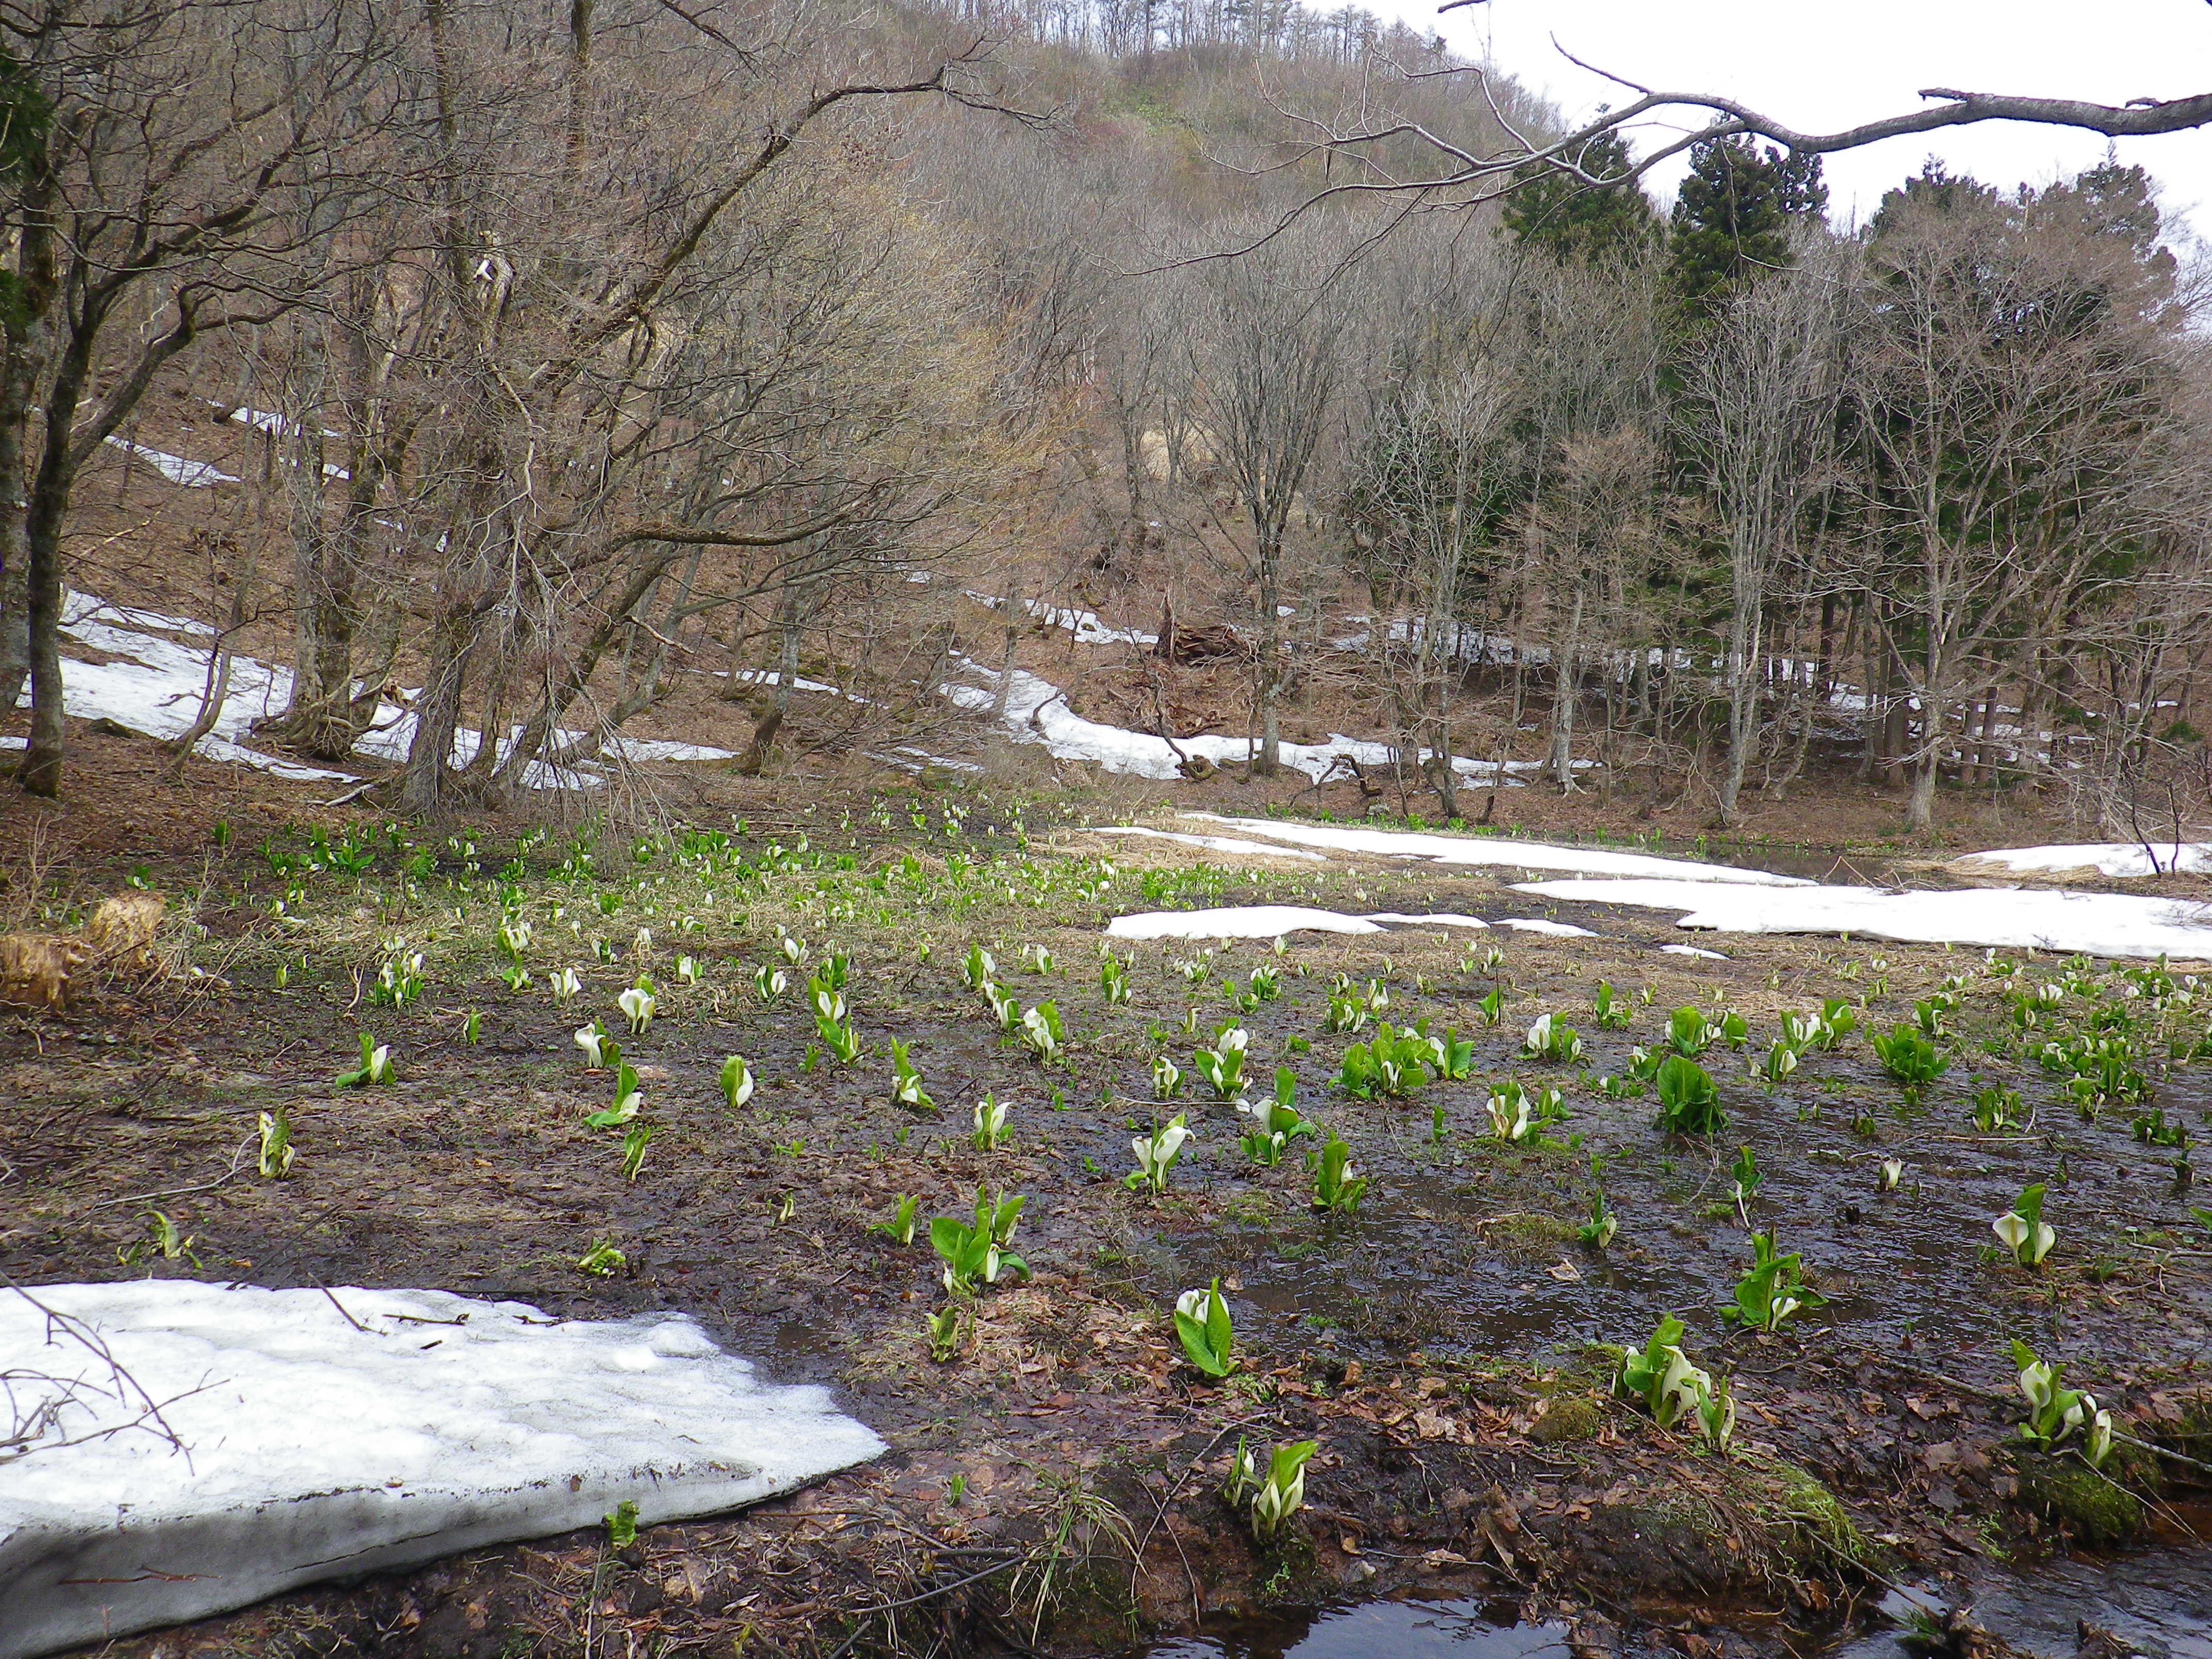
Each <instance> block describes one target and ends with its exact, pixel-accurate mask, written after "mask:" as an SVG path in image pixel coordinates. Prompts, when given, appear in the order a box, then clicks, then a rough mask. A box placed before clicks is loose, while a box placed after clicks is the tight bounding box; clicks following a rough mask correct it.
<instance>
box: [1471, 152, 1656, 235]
mask: <svg viewBox="0 0 2212 1659" xmlns="http://www.w3.org/2000/svg"><path fill="white" fill-rule="evenodd" d="M1574 161H1575V165H1576V166H1577V167H1578V168H1580V170H1581V171H1582V172H1583V173H1586V174H1588V175H1589V177H1591V178H1593V179H1620V180H1622V181H1623V182H1621V183H1619V184H1613V185H1586V184H1584V183H1583V182H1582V180H1581V179H1577V178H1575V177H1574V176H1573V175H1572V174H1570V173H1562V172H1561V171H1560V170H1559V168H1557V167H1550V166H1547V165H1542V164H1532V165H1530V166H1528V167H1522V168H1521V169H1520V170H1519V171H1518V172H1517V173H1515V175H1514V185H1513V193H1512V194H1511V195H1510V196H1509V197H1507V198H1506V202H1505V214H1504V219H1505V228H1506V229H1507V230H1509V231H1510V232H1512V234H1513V235H1514V238H1515V240H1517V241H1520V242H1522V243H1524V244H1526V245H1528V246H1530V247H1536V248H1541V249H1543V250H1544V251H1545V252H1547V253H1549V254H1551V255H1552V256H1553V258H1557V259H1559V260H1561V261H1563V262H1564V261H1567V260H1575V261H1578V262H1580V263H1582V264H1598V263H1600V262H1601V261H1602V260H1606V259H1618V258H1625V257H1626V256H1627V255H1629V254H1632V253H1634V252H1638V250H1640V249H1642V248H1644V247H1647V246H1650V244H1651V242H1652V241H1653V240H1654V239H1655V238H1656V235H1657V234H1658V229H1659V216H1658V215H1657V214H1656V212H1654V211H1653V210H1652V207H1651V200H1650V197H1647V196H1646V195H1644V191H1643V189H1642V188H1641V187H1640V186H1639V185H1636V184H1635V183H1633V182H1632V181H1629V180H1628V179H1627V174H1628V170H1629V168H1630V167H1632V166H1633V165H1634V162H1633V161H1632V159H1631V157H1630V155H1629V154H1628V144H1627V142H1626V140H1625V139H1623V138H1622V137H1621V136H1620V134H1619V133H1617V132H1607V133H1603V134H1601V135H1600V136H1599V137H1595V138H1593V139H1591V140H1590V142H1589V143H1587V144H1585V145H1584V146H1583V148H1582V149H1581V150H1579V151H1578V152H1577V154H1576V155H1575V157H1574Z"/></svg>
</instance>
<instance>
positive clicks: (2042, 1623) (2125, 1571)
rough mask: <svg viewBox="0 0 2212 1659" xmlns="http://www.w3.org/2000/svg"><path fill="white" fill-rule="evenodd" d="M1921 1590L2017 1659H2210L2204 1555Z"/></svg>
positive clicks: (2209, 1567) (1874, 1652) (1882, 1655)
mask: <svg viewBox="0 0 2212 1659" xmlns="http://www.w3.org/2000/svg"><path fill="white" fill-rule="evenodd" d="M1928 1590H1929V1601H1930V1602H1931V1603H1932V1604H1933V1605H1936V1606H1939V1607H1940V1606H1942V1605H1945V1604H1947V1603H1949V1602H1962V1603H1964V1604H1965V1605H1966V1606H1967V1607H1971V1608H1972V1610H1973V1618H1974V1622H1975V1623H1976V1624H1978V1625H1979V1626H1981V1627H1982V1628H1983V1629H1984V1630H1985V1631H1987V1632H1989V1633H1990V1635H1991V1636H1994V1637H1997V1638H2001V1639H2002V1640H2003V1641H2004V1642H2006V1643H2008V1644H2010V1645H2011V1647H2013V1648H2014V1649H2015V1650H2017V1651H2019V1652H2021V1653H2023V1654H2038V1655H2050V1656H2056V1659H2064V1656H2068V1655H2070V1654H2072V1653H2074V1652H2075V1650H2076V1649H2077V1647H2078V1646H2079V1645H2080V1635H2079V1632H2080V1628H2081V1624H2082V1623H2083V1622H2084V1621H2086V1622H2087V1623H2088V1624H2091V1625H2093V1626H2097V1627H2098V1628H2100V1629H2102V1630H2106V1631H2109V1632H2112V1634H2113V1635H2114V1636H2116V1637H2118V1638H2119V1639H2120V1642H2121V1644H2123V1646H2124V1648H2125V1649H2126V1650H2128V1651H2130V1652H2133V1653H2141V1654H2144V1655H2147V1656H2149V1659H2212V1550H2177V1551H2172V1552H2170V1553H2169V1552H2163V1551H2161V1552H2159V1553H2145V1554H2142V1555H2131V1556H2121V1557H2118V1558H2116V1559H2106V1560H2089V1559H2077V1560H2057V1561H2047V1562H2045V1563H2043V1564H2041V1565H2039V1566H2037V1567H2034V1568H2033V1569H2031V1570H2029V1571H2027V1572H2025V1573H2023V1574H2022V1575H2021V1576H2020V1577H2012V1576H2010V1575H2006V1576H2004V1577H1993V1578H1990V1579H1987V1580H1985V1581H1984V1582H1983V1583H1978V1584H1974V1585H1972V1586H1968V1587H1966V1588H1965V1589H1959V1588H1955V1587H1951V1586H1940V1587H1939V1586H1929V1587H1928ZM1883 1605H1884V1607H1886V1608H1887V1609H1889V1610H1890V1611H1892V1612H1893V1613H1894V1614H1896V1615H1898V1616H1899V1617H1902V1616H1903V1615H1904V1614H1905V1613H1906V1612H1907V1611H1908V1609H1907V1607H1906V1606H1905V1599H1904V1598H1903V1597H1902V1596H1898V1595H1892V1596H1891V1597H1890V1598H1889V1599H1888V1601H1886V1602H1885V1603H1884V1604H1883ZM1378 1651H1379V1650H1378ZM1904 1656H1905V1647H1904V1646H1903V1644H1900V1643H1899V1641H1898V1640H1897V1638H1896V1635H1895V1633H1894V1627H1890V1628H1886V1629H1882V1630H1878V1631H1875V1632H1873V1633H1871V1634H1869V1635H1865V1636H1862V1637H1859V1638H1857V1639H1855V1640H1851V1641H1847V1642H1845V1643H1844V1644H1843V1645H1842V1646H1841V1647H1840V1648H1839V1649H1838V1650H1836V1652H1835V1655H1834V1659H1904Z"/></svg>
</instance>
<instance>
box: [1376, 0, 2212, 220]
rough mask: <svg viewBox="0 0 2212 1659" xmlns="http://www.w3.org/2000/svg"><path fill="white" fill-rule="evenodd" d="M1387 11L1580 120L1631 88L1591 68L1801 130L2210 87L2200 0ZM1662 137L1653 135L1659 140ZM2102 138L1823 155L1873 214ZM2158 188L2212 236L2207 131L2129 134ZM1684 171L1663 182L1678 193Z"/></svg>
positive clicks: (2086, 158)
mask: <svg viewBox="0 0 2212 1659" xmlns="http://www.w3.org/2000/svg"><path fill="white" fill-rule="evenodd" d="M1370 4H1372V5H1373V9H1375V10H1376V11H1377V12H1379V13H1382V14H1383V15H1394V16H1398V17H1401V18H1403V19H1404V20H1405V21H1407V23H1409V24H1412V25H1413V26H1414V27H1419V28H1422V29H1424V30H1426V29H1429V28H1432V27H1433V28H1438V29H1441V30H1442V31H1443V35H1444V38H1445V39H1446V40H1448V41H1449V42H1450V43H1451V45H1452V46H1454V47H1455V48H1456V49H1457V50H1458V51H1460V52H1462V53H1464V54H1466V55H1468V56H1469V57H1477V58H1479V57H1480V56H1482V55H1484V54H1485V53H1486V52H1487V53H1488V55H1489V56H1490V57H1491V58H1492V59H1493V60H1494V61H1495V62H1496V63H1497V64H1498V66H1499V67H1500V68H1503V69H1506V70H1510V71H1512V72H1513V74H1515V75H1516V76H1518V77H1519V78H1520V79H1521V81H1522V82H1523V83H1524V84H1527V85H1528V86H1530V87H1531V88H1535V89H1537V90H1539V91H1541V92H1544V93H1546V94H1548V95H1550V96H1551V97H1552V98H1553V99H1554V100H1556V101H1557V102H1558V103H1559V105H1560V106H1561V107H1562V109H1563V110H1564V112H1565V113H1567V114H1568V115H1570V116H1575V115H1581V114H1587V113H1589V112H1591V111H1592V110H1594V109H1595V106H1596V105H1598V104H1599V103H1601V102H1610V103H1613V104H1615V105H1618V104H1620V103H1623V102H1626V101H1627V100H1628V99H1629V98H1630V97H1632V96H1633V94H1629V93H1626V92H1624V91H1623V90H1622V89H1621V88H1619V87H1616V86H1612V85H1610V84H1608V83H1607V82H1604V81H1602V80H1601V79H1600V78H1598V77H1597V76H1593V75H1588V74H1585V73H1584V72H1583V70H1579V69H1577V68H1576V67H1575V66H1574V65H1573V64H1570V63H1568V62H1567V61H1566V60H1565V58H1562V57H1560V56H1559V52H1557V51H1556V50H1555V49H1554V48H1553V45H1552V37H1553V35H1556V36H1557V37H1558V38H1559V44H1560V45H1561V46H1565V47H1566V48H1567V49H1568V50H1569V51H1571V52H1573V53H1574V54H1575V55H1576V56H1577V57H1578V58H1583V60H1584V61H1586V62H1588V63H1591V64H1598V65H1601V66H1602V67H1604V68H1606V69H1607V70H1613V72H1614V73H1616V74H1619V75H1622V76H1626V77H1627V78H1628V79H1630V80H1632V81H1638V82H1643V83H1644V85H1646V86H1650V87H1652V88H1655V89H1657V90H1666V91H1678V92H1717V93H1724V94H1729V95H1730V96H1733V97H1735V98H1738V99H1741V100H1743V101H1744V102H1745V103H1747V104H1749V105H1751V106H1753V107H1754V108H1757V109H1759V110H1761V111H1763V112H1766V113H1769V114H1771V115H1772V116H1773V117H1774V118H1776V119H1777V120H1779V121H1782V122H1784V123H1786V124H1788V125H1792V126H1795V127H1796V128H1798V129H1799V130H1800V131H1838V130H1839V129H1841V128H1844V127H1846V126H1852V125H1857V124H1858V123H1860V122H1862V121H1866V120H1871V119H1874V118H1878V117H1881V116H1885V115H1893V114H1897V113H1899V112H1904V111H1907V110H1911V109H1913V108H1916V107H1917V106H1919V102H1920V100H1918V99H1917V97H1916V96H1915V94H1917V91H1918V90H1919V88H1923V87H1931V86H1932V87H1959V88H1966V89H1968V90H1971V91H1977V92H2006V93H2019V94H2046V95H2053V96H2063V97H2075V98H2089V99H2093V100H2097V101H2098V102H2100V103H2115V104H2118V103H2125V102H2126V101H2127V100H2130V99H2131V98H2172V97H2177V96H2179V95H2181V94H2185V93H2196V92H2203V91H2204V90H2206V89H2207V88H2212V5H2209V4H2207V3H2206V0H2090V3H2080V0H2074V3H2068V4H2063V5H2061V4H2057V3H2055V0H2010V3H2000V0H1841V3H1829V4H1823V5H1813V4H1808V3H1806V0H1769V3H1765V4H1753V3H1746V0H1674V3H1666V0H1486V3H1483V4H1480V5H1474V6H1466V7H1462V8H1461V9H1459V10H1457V11H1454V12H1449V13H1447V14H1446V15H1444V16H1443V17H1442V18H1438V17H1437V15H1436V11H1435V0H1379V3H1376V0H1370ZM1655 136H1656V135H1651V134H1647V135H1645V138H1644V143H1645V144H1646V145H1647V146H1648V145H1649V143H1650V140H1651V139H1652V137H1655ZM2105 143H2106V141H2105V140H2104V139H2103V138H2101V137H2097V136H2096V135H2094V134H2091V133H2075V132H2064V131H2059V130H2057V129H2055V128H2050V127H2036V126H2028V125H2020V124H2016V123H2011V122H2005V123H1992V124H1986V125H1978V126H1972V127H1957V128H1952V129H1949V130H1948V131H1938V132H1933V133H1921V134H1916V135H1913V136H1911V137H1904V138H1893V139H1890V140H1888V141H1887V142H1886V143H1881V144H1876V145H1873V146H1871V147H1869V148H1868V149H1857V150H1850V151H1846V152H1844V153H1841V154H1838V155H1831V156H1829V157H1827V158H1826V163H1825V165H1826V170H1827V178H1828V184H1829V189H1830V191H1831V201H1830V209H1831V212H1832V216H1834V217H1836V218H1837V219H1838V220H1839V221H1840V220H1843V219H1845V218H1849V217H1850V216H1853V215H1854V213H1855V212H1856V215H1857V217H1860V218H1864V217H1866V216H1868V215H1869V214H1871V213H1872V212H1873V211H1874V209H1875V204H1877V203H1879V202H1880V201H1881V193H1882V191H1885V190H1887V189H1888V188H1889V187H1890V186H1891V185H1894V184H1896V183H1897V182H1898V181H1899V179H1903V178H1905V176H1906V175H1907V174H1909V173H1915V172H1917V171H1918V169H1919V166H1920V162H1921V160H1922V158H1923V157H1924V156H1926V155H1931V154H1933V155H1942V157H1944V158H1945V160H1946V161H1948V162H1950V164H1951V165H1952V167H1953V168H1954V170H1958V171H1964V172H1968V173H1972V174H1974V175H1975V176H1976V177H1977V178H1979V179H1983V180H1984V182H1986V183H1990V184H1994V185H2002V186H2005V187H2008V188H2009V187H2010V186H2012V185H2018V184H2020V183H2021V182H2023V181H2027V182H2031V183H2035V184H2042V183H2045V182H2046V181H2048V180H2049V179H2052V178H2054V177H2057V176H2061V175H2063V174H2067V173H2074V172H2076V171H2078V170H2079V169H2081V167H2086V166H2088V165H2090V164H2091V163H2093V162H2094V161H2096V160H2097V159H2098V158H2099V157H2100V155H2103V153H2104V149H2105ZM2119 153H2120V158H2121V160H2122V161H2131V162H2140V163H2141V164H2142V166H2143V167H2146V168H2148V170H2149V171H2150V173H2152V174H2153V176H2154V177H2155V178H2157V179H2159V180H2160V184H2161V185H2163V186H2164V195H2163V200H2164V203H2165V205H2166V209H2167V210H2168V215H2169V217H2177V216H2186V217H2187V220H2188V222H2189V224H2190V225H2191V228H2194V229H2195V230H2196V232H2197V234H2199V235H2201V236H2204V237H2207V238H2208V239H2212V130H2205V131H2196V132H2185V133H2171V134H2167V135H2165V136H2163V137H2155V138H2136V139H2123V140H2121V141H2120V143H2119ZM1679 176H1680V167H1675V168H1674V169H1673V170H1672V171H1671V172H1670V173H1668V174H1667V175H1666V176H1664V177H1663V178H1655V179H1654V180H1653V182H1654V184H1655V185H1656V186H1657V187H1658V193H1661V194H1662V195H1664V194H1671V191H1672V188H1673V182H1674V179H1675V178H1678V177H1679Z"/></svg>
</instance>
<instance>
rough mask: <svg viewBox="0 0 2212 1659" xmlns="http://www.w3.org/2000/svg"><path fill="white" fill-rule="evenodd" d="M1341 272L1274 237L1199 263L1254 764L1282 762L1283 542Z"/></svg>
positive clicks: (1204, 354) (1206, 404)
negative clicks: (1229, 496) (1230, 509)
mask: <svg viewBox="0 0 2212 1659" xmlns="http://www.w3.org/2000/svg"><path fill="white" fill-rule="evenodd" d="M1342 270H1343V267H1342V265H1341V264H1340V261H1339V260H1337V259H1335V258H1331V257H1330V256H1329V253H1328V250H1326V249H1322V248H1317V247H1312V246H1304V245H1299V244H1285V245H1284V246H1280V247H1274V246H1271V247H1269V248H1267V250H1265V251H1264V252H1261V253H1259V254H1257V255H1255V257H1253V258H1249V259H1241V260H1235V261H1231V262H1228V263H1225V264H1213V265H1211V266H1208V267H1206V270H1205V273H1204V283H1205V291H1206V296H1207V298H1208V299H1209V300H1210V301H1211V307H1210V314H1209V315H1207V317H1206V319H1205V321H1204V322H1203V324H1202V325H1200V330H1201V331H1200V333H1199V335H1198V338H1197V341H1196V342H1195V343H1194V352H1195V353H1196V354H1197V356H1196V361H1195V362H1194V380H1195V381H1196V385H1197V402H1198V405H1199V407H1200V410H1202V411H1203V417H1204V419H1205V421H1206V425H1207V427H1208V428H1210V430H1211V432H1212V436H1213V441H1214V444H1215V446H1216V448H1217V450H1218V454H1219V458H1220V460H1221V463H1222V465H1223V468H1224V470H1225V471H1226V472H1227V474H1228V476H1229V477H1230V479H1231V481H1232V482H1233V483H1234V484H1235V485H1236V489H1237V495H1238V498H1239V501H1240V503H1241V505H1242V506H1243V511H1244V515H1245V518H1246V520H1247V523H1248V526H1249V532H1250V543H1249V547H1248V549H1247V550H1246V556H1247V558H1248V560H1249V568H1250V571H1251V574H1252V577H1253V581H1254V586H1255V602H1256V605H1257V609H1258V616H1257V617H1256V619H1255V620H1256V622H1257V624H1258V629H1259V635H1260V648H1259V654H1258V658H1257V660H1256V662H1255V667H1254V676H1255V680H1254V684H1255V698H1254V701H1255V703H1256V704H1257V707H1258V711H1259V720H1260V751H1259V755H1258V757H1257V769H1258V770H1260V771H1261V772H1262V773H1268V772H1273V771H1274V770H1276V769H1278V768H1279V766H1280V765H1281V764H1282V738H1281V732H1280V730H1279V725H1278V717H1277V705H1278V703H1279V701H1280V699H1281V696H1282V692H1283V687H1284V683H1285V664H1284V661H1283V656H1282V627H1283V624H1282V615H1281V605H1282V592H1283V542H1284V535H1285V531H1286V530H1287V529H1288V527H1289V525H1290V521H1291V513H1292V512H1293V511H1294V510H1295V509H1296V508H1297V507H1298V505H1299V504H1300V501H1301V499H1302V495H1303V492H1304V489H1305V486H1306V483H1307V481H1308V478H1309V477H1310V473H1311V471H1312V469H1313V465H1314V461H1315V458H1316V453H1317V452H1318V451H1319V449H1320V447H1321V444H1322V438H1323V436H1324V435H1325V434H1326V433H1327V431H1328V425H1329V415H1330V410H1331V408H1332V406H1333V404H1334V401H1335V398H1336V396H1337V392H1338V386H1339V382H1340V373H1341V365H1340V361H1339V356H1338V346H1339V343H1340V338H1341V336H1342V333H1343V331H1344V326H1345V319H1346V303H1347V301H1346V293H1345V283H1344V278H1343V276H1342Z"/></svg>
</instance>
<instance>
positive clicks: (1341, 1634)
mask: <svg viewBox="0 0 2212 1659" xmlns="http://www.w3.org/2000/svg"><path fill="white" fill-rule="evenodd" d="M1570 1651H1571V1650H1570V1649H1569V1647H1568V1645H1567V1632H1566V1627H1565V1626H1563V1625H1521V1624H1516V1623H1515V1622H1513V1610H1512V1607H1511V1605H1510V1603H1507V1604H1503V1605H1500V1606H1496V1607H1492V1606H1490V1605H1486V1604H1485V1603H1483V1602H1480V1601H1368V1602H1364V1603H1361V1604H1360V1605H1358V1606H1356V1607H1324V1608H1322V1609H1320V1610H1319V1611H1317V1612H1315V1613H1310V1614H1307V1615H1304V1616H1291V1617H1285V1618H1273V1619H1249V1620H1238V1621H1237V1623H1236V1624H1235V1625H1234V1626H1227V1627H1225V1628H1224V1629H1222V1630H1220V1631H1219V1632H1212V1633H1208V1634H1206V1635H1202V1636H1187V1637H1182V1638H1177V1639H1176V1640H1174V1641H1171V1642H1166V1643H1163V1644H1160V1645H1159V1646H1158V1647H1155V1648H1152V1649H1151V1650H1149V1652H1148V1655H1147V1659H1568V1655H1569V1653H1570Z"/></svg>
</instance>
